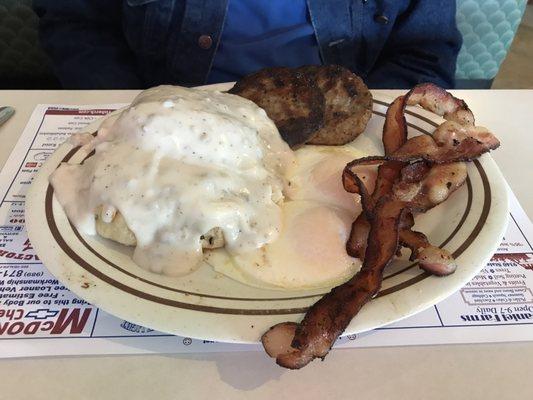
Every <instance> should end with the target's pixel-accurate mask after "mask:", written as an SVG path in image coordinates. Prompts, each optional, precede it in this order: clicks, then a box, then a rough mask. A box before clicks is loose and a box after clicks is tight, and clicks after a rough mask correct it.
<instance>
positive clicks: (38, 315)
mask: <svg viewBox="0 0 533 400" xmlns="http://www.w3.org/2000/svg"><path fill="white" fill-rule="evenodd" d="M58 312H59V311H54V310H48V309H46V308H39V309H38V310H34V311H29V312H28V313H27V314H26V318H33V319H47V318H52V317H55V316H56V315H57V313H58Z"/></svg>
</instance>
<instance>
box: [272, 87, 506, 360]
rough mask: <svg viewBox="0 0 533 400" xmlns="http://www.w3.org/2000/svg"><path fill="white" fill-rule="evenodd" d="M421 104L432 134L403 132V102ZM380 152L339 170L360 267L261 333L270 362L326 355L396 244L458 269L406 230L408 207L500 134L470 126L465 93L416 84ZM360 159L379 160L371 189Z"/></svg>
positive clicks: (426, 205)
mask: <svg viewBox="0 0 533 400" xmlns="http://www.w3.org/2000/svg"><path fill="white" fill-rule="evenodd" d="M415 104H418V105H421V106H422V107H423V108H425V109H427V110H430V111H433V112H435V113H437V114H438V115H441V116H443V117H444V118H445V119H446V120H447V122H445V123H444V124H442V125H441V126H440V127H439V128H438V129H437V130H436V131H435V133H434V135H433V136H418V137H415V138H412V139H409V140H407V123H406V120H405V114H404V110H405V106H406V105H415ZM383 146H384V149H385V156H381V157H379V156H373V157H365V158H361V159H358V160H354V161H352V162H350V163H349V164H348V165H347V166H346V168H345V169H344V171H343V174H342V181H343V185H344V188H345V189H346V190H347V191H348V192H350V193H359V194H360V196H361V203H362V206H363V212H362V213H361V214H360V215H359V217H358V218H357V219H356V220H355V221H354V222H353V224H352V231H351V233H350V237H349V239H348V242H347V244H346V250H347V252H348V254H350V255H351V256H354V257H359V258H361V259H362V260H363V265H362V267H361V270H360V271H359V272H357V273H356V274H355V276H354V277H352V278H351V279H350V280H349V281H347V282H346V283H344V284H343V285H340V286H337V287H335V288H334V289H332V290H331V291H330V292H329V293H328V294H326V295H325V296H324V297H323V298H322V299H320V300H319V301H318V302H317V303H315V304H314V305H313V306H312V307H311V308H310V309H309V310H308V312H307V313H306V315H305V317H304V319H303V320H302V322H301V323H300V324H294V323H281V324H278V325H275V326H273V327H272V328H271V329H270V330H269V331H268V332H266V333H265V334H264V335H263V337H262V342H263V346H264V347H265V349H266V350H267V352H268V354H269V355H271V356H272V357H275V358H276V362H277V363H278V364H279V365H281V366H283V367H286V368H291V369H298V368H301V367H303V366H305V365H307V364H308V363H309V362H310V361H312V360H313V359H315V358H317V357H320V358H322V359H323V358H324V357H325V356H326V355H327V353H328V352H329V350H330V348H331V346H332V345H333V343H334V342H335V340H336V339H337V338H338V337H339V335H341V334H342V332H343V331H344V330H345V329H346V327H347V326H348V324H349V323H350V321H351V320H352V318H353V317H354V316H355V315H356V314H357V313H358V312H359V310H360V309H361V307H363V305H364V304H366V303H367V302H368V301H370V300H371V299H372V297H374V296H375V295H376V294H377V293H378V291H379V289H380V287H381V282H382V280H383V270H384V269H385V268H386V266H387V265H388V264H389V263H390V261H391V259H392V258H393V257H394V255H395V254H396V253H397V252H398V250H399V247H398V246H399V244H401V245H402V246H405V247H408V248H409V249H410V250H411V259H412V260H416V259H418V263H419V265H420V267H421V268H422V269H424V270H425V271H427V272H430V273H432V274H434V275H439V276H444V275H448V274H451V273H453V272H454V271H455V269H456V264H455V261H454V260H453V256H452V255H451V254H450V253H449V252H447V251H446V250H444V249H440V248H438V247H436V246H434V245H432V244H431V243H429V241H428V239H427V237H426V236H425V235H424V234H423V233H421V232H416V231H413V230H412V227H413V225H414V218H413V212H425V211H427V210H429V209H430V208H432V207H434V206H436V205H437V204H440V203H441V202H443V201H445V200H446V199H447V198H448V197H449V196H450V194H451V193H453V192H454V191H455V190H456V189H457V188H459V187H460V186H461V185H462V184H463V183H464V182H465V180H466V177H467V174H466V165H465V164H464V162H461V161H466V160H471V159H473V158H476V157H479V156H480V155H481V154H483V153H485V152H487V151H489V150H491V149H495V148H497V147H498V146H499V141H498V140H497V139H496V137H494V135H492V134H491V133H490V132H489V131H488V130H486V129H484V128H478V127H475V126H474V116H473V115H472V112H471V111H470V110H469V108H468V106H467V105H466V103H465V102H464V101H463V100H460V99H457V98H455V97H453V96H452V95H451V94H449V93H448V92H446V91H445V90H444V89H441V88H439V87H437V86H435V85H432V84H422V85H418V86H416V87H415V88H413V89H412V90H411V91H409V92H408V93H407V94H406V95H405V96H400V97H398V98H397V99H396V100H395V101H394V102H393V103H392V104H391V106H390V107H389V109H388V110H387V116H386V122H385V125H384V131H383ZM362 165H377V166H378V174H377V178H376V185H375V188H374V191H373V192H372V194H370V193H369V192H368V190H367V188H366V186H365V184H364V183H363V182H362V181H361V179H360V178H359V177H358V175H357V174H358V168H359V167H360V166H362Z"/></svg>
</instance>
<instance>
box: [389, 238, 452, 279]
mask: <svg viewBox="0 0 533 400" xmlns="http://www.w3.org/2000/svg"><path fill="white" fill-rule="evenodd" d="M400 244H401V245H402V246H404V247H408V248H409V249H410V250H411V257H410V259H411V261H414V260H417V259H418V265H419V266H420V268H422V269H423V270H424V271H426V272H429V273H431V274H433V275H437V276H446V275H450V274H453V273H454V272H455V270H456V269H457V264H456V263H455V260H454V258H453V256H452V255H451V254H450V253H449V252H448V251H447V250H444V249H441V248H439V247H437V246H433V245H432V244H431V243H429V241H428V238H427V237H426V235H424V234H423V233H422V232H416V231H412V230H411V229H402V230H400Z"/></svg>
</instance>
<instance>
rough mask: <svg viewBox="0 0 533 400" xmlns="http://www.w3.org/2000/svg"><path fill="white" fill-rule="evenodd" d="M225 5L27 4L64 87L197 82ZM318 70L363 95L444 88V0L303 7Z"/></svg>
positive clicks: (314, 1)
mask: <svg viewBox="0 0 533 400" xmlns="http://www.w3.org/2000/svg"><path fill="white" fill-rule="evenodd" d="M227 1H228V0H218V1H217V0H124V1H120V0H34V8H35V10H36V11H37V13H38V15H39V16H40V38H41V42H42V44H43V46H44V48H45V50H46V51H47V52H48V54H49V55H50V57H51V58H52V61H53V64H54V67H55V70H56V74H57V75H58V78H59V79H60V81H61V82H62V84H63V86H64V87H66V88H142V87H148V86H153V85H157V84H162V83H173V84H180V85H187V86H192V85H201V84H203V83H205V82H206V79H207V76H208V74H209V70H210V68H211V64H212V62H213V58H214V55H215V52H216V48H217V44H218V41H219V39H220V36H221V33H222V27H223V24H224V18H225V14H226V10H227ZM307 3H308V8H309V13H310V16H311V21H312V24H313V27H314V29H315V34H316V38H317V42H318V46H319V50H320V55H321V58H322V61H323V63H324V64H340V65H344V66H346V67H348V68H349V69H351V70H352V71H354V72H355V73H357V74H358V75H360V76H362V77H363V79H365V81H366V82H367V84H368V85H369V86H370V87H373V88H406V87H410V86H412V85H414V84H416V83H419V82H424V81H430V82H435V83H437V84H439V85H441V86H444V87H452V86H453V84H454V78H453V77H454V73H455V63H456V58H457V53H458V51H459V48H460V45H461V36H460V34H459V32H458V30H457V28H456V24H455V1H450V0H431V1H429V0H307Z"/></svg>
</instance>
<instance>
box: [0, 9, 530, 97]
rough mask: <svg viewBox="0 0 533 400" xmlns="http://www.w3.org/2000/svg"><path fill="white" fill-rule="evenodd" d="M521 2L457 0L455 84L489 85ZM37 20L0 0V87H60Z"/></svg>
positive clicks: (29, 12)
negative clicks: (459, 36) (458, 34)
mask: <svg viewBox="0 0 533 400" xmlns="http://www.w3.org/2000/svg"><path fill="white" fill-rule="evenodd" d="M109 1H112V0H109ZM354 1H360V0H354ZM422 1H431V0H422ZM450 1H452V0H450ZM526 3H527V0H457V25H458V27H459V30H460V31H461V33H462V34H463V38H464V43H463V47H462V49H461V52H460V53H459V57H458V60H457V76H456V77H457V87H460V88H488V87H490V85H491V83H492V80H493V79H494V77H495V76H496V73H497V72H498V69H499V68H500V64H501V62H502V61H503V59H504V58H505V55H506V54H507V51H508V49H509V46H510V44H511V42H512V40H513V37H514V35H515V33H516V30H517V28H518V25H519V23H520V20H521V18H522V15H523V13H524V10H525V7H526ZM38 22H39V21H38V17H37V16H36V15H35V13H34V12H33V10H32V8H31V0H0V88H53V87H59V83H58V82H57V80H56V79H55V77H54V75H53V73H52V68H51V67H50V62H49V60H48V59H47V57H46V55H45V54H44V52H43V50H42V49H41V48H40V46H39V40H38V34H37V26H38Z"/></svg>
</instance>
